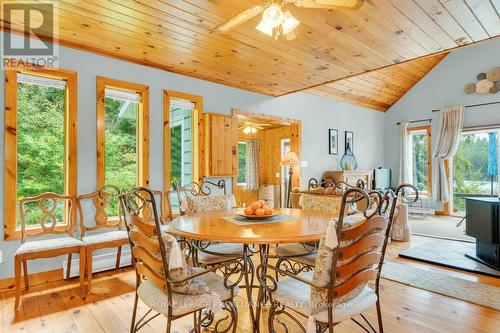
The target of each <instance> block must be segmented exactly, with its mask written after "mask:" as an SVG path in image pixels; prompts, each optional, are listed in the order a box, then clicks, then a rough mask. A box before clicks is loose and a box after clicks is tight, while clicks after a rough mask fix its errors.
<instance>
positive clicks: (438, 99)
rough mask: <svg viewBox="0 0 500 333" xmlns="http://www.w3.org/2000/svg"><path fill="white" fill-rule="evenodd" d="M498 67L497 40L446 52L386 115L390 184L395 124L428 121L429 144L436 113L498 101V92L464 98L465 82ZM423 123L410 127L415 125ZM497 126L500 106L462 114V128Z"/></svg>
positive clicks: (396, 145) (435, 126)
mask: <svg viewBox="0 0 500 333" xmlns="http://www.w3.org/2000/svg"><path fill="white" fill-rule="evenodd" d="M495 66H500V39H498V38H497V39H495V40H492V41H489V42H484V43H480V44H477V45H474V46H470V47H465V48H462V49H458V50H456V51H454V52H452V53H450V54H449V55H448V56H447V57H446V58H445V59H444V60H443V61H441V62H440V63H439V64H438V65H437V66H436V67H434V68H433V69H432V70H431V71H430V72H429V73H428V74H427V75H426V76H425V77H424V78H423V79H422V80H420V81H419V82H418V83H417V84H416V85H415V86H414V87H413V88H412V89H411V90H410V91H409V92H407V93H406V94H405V95H404V96H403V97H402V98H401V99H400V100H399V101H398V102H397V103H396V104H394V105H393V106H392V107H391V108H390V109H389V111H387V113H386V119H385V162H386V165H387V166H388V167H390V168H392V170H393V177H392V180H393V184H397V182H398V180H399V158H400V155H399V144H400V140H399V126H397V125H396V123H397V122H401V121H411V120H418V119H425V118H432V123H431V125H432V134H431V135H432V144H433V146H434V142H435V138H436V133H437V130H438V127H439V113H438V112H434V113H433V112H432V110H434V109H441V108H443V107H447V106H462V105H470V104H479V103H486V102H493V101H500V93H496V94H489V93H488V94H485V95H481V94H477V93H473V94H470V95H467V94H465V93H464V91H463V89H464V86H465V85H466V84H467V83H470V82H472V83H475V82H476V75H477V74H478V73H481V72H486V71H487V70H489V69H490V68H492V67H495ZM425 124H427V123H417V124H413V125H415V126H420V125H425ZM490 124H500V104H496V105H490V106H484V107H477V108H470V109H466V111H465V120H464V127H468V126H478V125H490Z"/></svg>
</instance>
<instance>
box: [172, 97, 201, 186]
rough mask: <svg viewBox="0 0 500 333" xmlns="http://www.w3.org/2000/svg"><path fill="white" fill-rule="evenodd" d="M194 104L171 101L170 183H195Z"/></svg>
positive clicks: (180, 100) (184, 101) (177, 100)
mask: <svg viewBox="0 0 500 333" xmlns="http://www.w3.org/2000/svg"><path fill="white" fill-rule="evenodd" d="M194 107H195V105H194V103H192V102H190V101H186V100H182V99H174V98H172V99H171V100H170V182H176V183H177V184H179V185H181V186H182V185H187V184H189V183H191V182H193V111H194Z"/></svg>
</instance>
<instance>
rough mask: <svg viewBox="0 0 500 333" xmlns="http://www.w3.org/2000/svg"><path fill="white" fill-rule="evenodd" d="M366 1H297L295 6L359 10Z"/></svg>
mask: <svg viewBox="0 0 500 333" xmlns="http://www.w3.org/2000/svg"><path fill="white" fill-rule="evenodd" d="M363 3H364V0H297V1H296V2H295V5H296V6H297V7H304V8H324V9H359V8H360V7H361V6H362V5H363Z"/></svg>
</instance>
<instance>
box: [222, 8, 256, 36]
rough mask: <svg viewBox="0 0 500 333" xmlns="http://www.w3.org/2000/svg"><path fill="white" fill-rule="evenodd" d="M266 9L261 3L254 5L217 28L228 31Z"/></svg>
mask: <svg viewBox="0 0 500 333" xmlns="http://www.w3.org/2000/svg"><path fill="white" fill-rule="evenodd" d="M263 10H264V7H263V6H261V5H256V6H253V7H250V8H248V9H247V10H245V11H244V12H241V13H239V14H238V15H236V16H233V17H231V18H230V19H229V20H227V21H226V22H224V23H222V24H220V25H218V26H217V27H216V28H215V29H216V30H217V31H219V32H226V31H229V30H231V29H233V28H235V27H237V26H239V25H240V24H243V23H245V22H246V21H248V20H250V19H251V18H253V17H255V16H256V15H259V14H260V13H262V11H263Z"/></svg>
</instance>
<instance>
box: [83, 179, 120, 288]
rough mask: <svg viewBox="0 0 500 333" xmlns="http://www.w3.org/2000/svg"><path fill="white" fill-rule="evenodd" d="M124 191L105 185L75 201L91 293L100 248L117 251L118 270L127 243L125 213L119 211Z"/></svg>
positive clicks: (116, 267) (116, 262) (116, 263)
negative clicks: (94, 261)
mask: <svg viewBox="0 0 500 333" xmlns="http://www.w3.org/2000/svg"><path fill="white" fill-rule="evenodd" d="M120 193H121V190H120V189H119V188H118V187H116V186H113V185H106V186H103V187H101V188H100V189H99V190H97V191H94V192H92V193H87V194H82V195H79V196H78V197H77V199H76V203H77V207H78V215H79V222H80V238H81V239H82V241H83V242H84V243H85V245H86V275H87V285H88V291H89V292H90V291H91V286H92V272H93V269H92V268H93V253H94V251H96V250H100V249H109V248H116V249H117V253H116V261H115V269H118V268H120V261H121V254H122V246H124V245H126V244H128V235H127V231H126V230H125V223H124V221H123V214H121V212H120Z"/></svg>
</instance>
